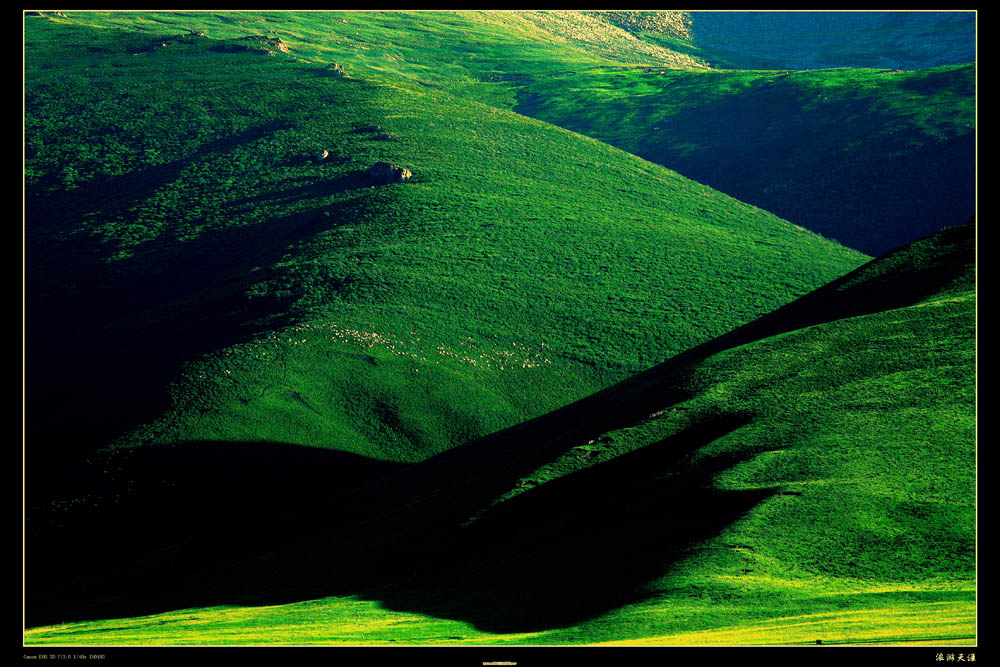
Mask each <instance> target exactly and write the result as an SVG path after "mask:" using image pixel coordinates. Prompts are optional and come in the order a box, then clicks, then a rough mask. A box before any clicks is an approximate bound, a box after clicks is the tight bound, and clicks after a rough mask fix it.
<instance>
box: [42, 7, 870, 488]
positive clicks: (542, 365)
mask: <svg viewBox="0 0 1000 667" xmlns="http://www.w3.org/2000/svg"><path fill="white" fill-rule="evenodd" d="M28 27H29V28H30V29H29V31H28V43H27V61H28V62H27V68H28V69H27V72H28V76H27V81H28V83H27V118H26V124H27V139H26V142H27V146H26V153H27V169H26V171H27V175H26V178H27V192H28V195H27V229H28V235H27V254H28V276H27V279H28V285H29V290H28V363H29V366H30V367H31V369H32V370H31V372H30V373H29V376H28V395H29V399H30V404H31V409H30V410H29V415H28V418H29V434H30V435H29V437H30V438H31V439H32V441H33V442H35V443H38V444H37V445H34V446H33V448H32V450H31V451H32V456H37V457H39V458H37V459H34V460H46V461H47V465H57V464H58V462H59V461H64V462H66V463H65V465H66V467H67V469H69V470H71V471H74V468H75V466H76V460H75V459H74V458H72V457H71V456H69V454H73V453H89V452H91V451H93V450H95V449H97V448H100V447H103V446H106V445H108V444H110V443H111V441H112V440H113V439H114V438H116V437H118V436H122V435H123V434H126V433H128V434H129V435H127V436H126V437H125V438H124V439H123V440H121V442H120V444H122V445H128V446H130V445H136V444H148V443H181V442H186V441H203V440H208V441H255V442H286V443H297V444H307V445H311V446H319V447H328V448H334V449H339V450H342V451H347V452H353V453H355V454H362V455H364V456H368V457H373V458H376V459H382V460H395V461H413V460H419V459H420V458H423V457H425V456H428V455H430V454H433V453H436V452H439V451H441V450H443V449H445V448H447V447H452V446H455V445H457V444H460V443H462V442H465V441H467V440H469V439H472V438H474V437H478V436H481V435H484V434H486V433H489V432H491V431H494V430H497V429H499V428H501V427H503V426H505V425H509V424H512V423H516V422H517V421H519V420H521V419H524V418H526V417H529V416H533V415H536V414H540V413H542V412H544V411H545V410H549V409H553V408H555V407H558V405H560V404H561V403H562V402H564V401H567V400H571V399H572V398H574V397H579V396H582V395H585V394H586V393H588V392H590V391H593V390H596V389H598V388H599V387H601V386H604V385H606V384H608V383H610V382H613V381H616V380H619V379H622V378H624V377H626V376H627V375H628V374H630V373H633V372H636V371H638V370H640V369H642V368H643V367H646V366H648V365H649V364H651V363H654V362H655V361H656V360H657V359H660V358H664V357H667V356H670V355H671V354H674V353H676V352H679V351H680V350H683V349H685V348H687V347H690V346H691V345H693V344H696V343H698V342H701V341H704V340H707V339H709V338H711V337H713V336H715V335H718V334H719V333H722V332H724V331H726V330H728V329H729V328H731V327H732V326H735V325H737V324H740V323H742V322H746V321H748V320H750V319H753V318H754V317H756V316H758V315H759V314H761V313H763V312H766V311H768V310H770V309H772V308H774V307H775V306H777V305H780V304H781V303H784V302H786V301H788V300H790V299H792V298H794V297H795V296H798V295H800V294H802V293H804V292H806V291H808V290H809V289H812V288H813V287H815V286H816V285H819V284H822V283H823V282H826V281H827V280H829V279H831V278H833V277H835V276H837V275H840V274H842V273H843V272H844V271H846V270H848V269H850V268H852V267H854V266H857V265H858V264H859V263H860V262H861V261H863V260H864V256H863V255H860V254H859V253H856V252H854V251H851V250H848V249H845V248H843V247H841V246H839V245H837V244H834V243H831V242H829V241H826V240H824V239H822V238H820V237H818V236H816V235H814V234H811V233H808V232H806V231H804V230H802V229H799V228H796V227H795V226H794V225H791V224H790V223H788V222H786V221H783V220H780V219H779V218H777V217H775V216H773V215H771V214H769V213H766V212H764V211H761V210H759V209H756V208H754V207H752V206H748V205H745V204H743V203H740V202H738V201H735V200H733V199H731V198H729V197H727V196H725V195H722V194H721V193H718V192H716V191H713V190H711V189H710V188H707V187H705V186H702V185H699V184H697V183H695V182H692V181H690V180H687V179H685V178H683V177H680V176H679V175H677V174H676V173H674V172H671V171H669V170H666V169H664V168H662V167H659V166H657V165H653V164H650V163H648V162H645V161H643V160H641V159H639V158H636V157H634V156H631V155H628V154H625V153H623V152H621V151H619V150H617V149H613V148H611V147H609V146H606V145H604V144H601V143H599V142H597V141H595V140H592V139H587V138H584V137H581V136H579V135H576V134H573V133H571V132H568V131H565V130H562V129H559V128H556V127H553V126H551V125H547V124H545V123H542V122H540V121H536V120H532V119H528V118H525V117H523V116H519V115H517V114H514V113H511V112H507V111H502V110H497V109H494V108H491V107H488V106H485V105H482V104H478V103H475V102H469V101H465V100H462V99H458V98H456V97H453V96H450V95H448V94H447V93H444V92H441V91H437V90H432V89H426V88H424V87H420V86H417V87H412V86H409V85H406V84H403V83H398V84H393V85H389V84H387V83H373V82H370V81H366V80H363V79H359V78H354V77H330V76H326V70H325V69H323V68H317V66H316V64H315V63H312V62H304V61H299V60H296V59H295V58H294V57H293V56H289V55H287V54H284V53H282V52H280V51H278V52H276V53H274V54H272V55H266V54H265V53H253V52H247V51H246V50H245V49H242V51H241V50H235V49H236V47H235V46H234V44H236V45H237V46H241V45H242V42H238V43H237V42H234V41H231V40H219V39H214V38H211V37H207V36H203V35H196V34H194V35H181V36H176V35H175V36H173V37H169V38H168V37H160V38H157V39H156V40H150V39H149V37H148V36H147V35H144V34H135V33H132V32H128V31H123V30H120V29H117V28H115V29H107V28H106V29H95V28H88V27H81V26H79V25H70V24H65V23H60V22H56V21H49V22H35V23H29V24H28ZM162 44H167V46H165V47H164V46H162ZM81 49H83V51H82V52H83V53H85V54H86V57H79V58H72V59H70V58H68V56H69V54H73V53H81ZM321 149H326V150H327V151H328V157H327V158H325V159H324V160H322V161H316V160H315V156H316V155H317V153H318V151H320V150H321ZM378 161H390V162H398V163H400V164H402V165H405V166H406V167H407V168H409V169H411V170H412V172H413V174H414V176H413V178H412V179H411V180H409V181H407V182H405V183H396V184H391V185H385V186H378V187H376V186H375V185H374V184H373V183H372V182H370V181H369V180H368V178H367V176H366V175H365V170H366V169H367V168H368V167H369V166H371V165H373V164H374V163H376V162H378ZM650 331H654V332H656V333H655V334H654V336H653V338H655V340H652V339H651V337H650V335H649V334H648V332H650ZM51 452H60V454H65V455H66V456H60V457H57V458H56V459H55V462H53V460H52V459H51V458H49V459H46V458H45V457H46V456H47V455H48V454H49V453H51ZM49 472H51V471H49ZM74 474H75V471H74ZM48 478H49V479H52V480H56V481H53V482H45V481H39V482H38V483H37V484H38V486H35V487H33V488H35V489H48V490H49V491H52V492H56V491H58V492H59V493H61V494H64V495H65V494H67V493H69V492H68V491H66V490H64V489H62V490H60V489H59V486H60V485H62V484H63V483H65V480H62V479H60V478H59V477H57V476H54V475H50V476H49V477H48ZM46 484H51V485H52V486H51V487H46ZM42 497H45V494H44V493H43V494H42Z"/></svg>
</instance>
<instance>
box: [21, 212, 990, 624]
mask: <svg viewBox="0 0 1000 667" xmlns="http://www.w3.org/2000/svg"><path fill="white" fill-rule="evenodd" d="M974 259H975V247H974V225H973V224H972V223H968V224H966V225H963V226H961V227H958V228H955V229H952V230H947V231H946V232H944V233H941V234H939V235H936V236H933V237H930V238H928V239H925V240H923V241H920V242H917V243H914V244H911V245H910V246H907V247H905V248H902V249H900V250H899V251H897V252H895V253H890V254H889V255H887V256H885V257H883V258H880V259H879V260H876V261H874V262H872V263H870V264H867V265H865V266H864V267H862V268H860V269H859V270H857V271H855V272H852V273H851V274H849V275H847V276H845V277H844V278H842V279H839V280H837V281H834V282H832V283H830V284H829V285H827V286H824V287H823V288H820V289H819V290H816V291H815V292H813V293H811V294H809V295H808V296H806V297H804V298H802V299H799V300H797V301H795V302H793V303H791V304H789V305H788V306H786V307H784V308H781V309H778V310H777V311H775V312H774V313H772V314H769V315H767V316H765V317H763V318H761V319H759V320H757V321H755V322H753V323H751V324H749V325H747V326H745V327H741V328H738V329H736V330H734V331H733V332H731V333H730V334H728V335H726V336H724V337H721V338H719V339H715V340H713V341H710V342H708V343H706V344H704V345H702V346H699V347H696V348H693V349H692V350H690V351H688V352H686V353H684V354H681V355H678V356H676V357H674V358H673V359H671V360H669V361H667V362H665V363H664V364H661V365H659V366H656V367H654V368H652V369H650V370H649V371H646V372H644V373H641V374H639V375H637V376H635V377H633V378H630V379H628V380H626V381H624V382H622V383H619V384H617V385H615V386H612V387H609V388H607V389H605V390H603V391H601V392H599V393H597V394H594V395H592V396H590V397H587V398H586V399H583V400H581V401H579V402H576V403H574V404H571V405H569V406H566V407H565V408H562V409H560V410H558V411H555V412H553V413H550V414H547V415H545V416H543V417H540V418H537V419H534V420H531V421H528V422H525V423H523V424H520V425H517V426H515V427H512V428H509V429H506V430H504V431H501V432H499V433H497V434H494V435H491V436H489V437H486V438H484V439H482V440H479V441H476V442H473V443H470V444H469V445H466V446H465V447H460V448H456V449H453V450H450V451H448V452H445V453H442V454H439V455H437V456H435V457H432V458H430V459H428V460H426V461H423V462H421V463H417V464H413V465H409V466H405V467H402V468H399V469H394V470H381V471H378V473H377V474H375V475H374V476H373V477H372V478H371V481H370V482H369V483H368V484H367V485H365V486H363V487H361V488H357V489H355V490H353V491H345V492H344V493H339V494H338V493H336V492H335V491H334V492H332V493H331V495H330V496H328V497H327V498H326V499H325V501H324V502H323V503H322V506H323V507H324V508H326V511H325V512H324V515H323V521H322V526H323V529H322V530H320V531H316V530H314V528H315V527H316V523H315V522H316V520H317V518H318V517H317V516H316V515H308V516H306V515H299V516H296V515H295V514H294V513H293V512H292V511H291V510H292V506H293V503H292V502H291V500H286V501H285V505H286V507H282V508H281V509H276V506H272V507H271V508H270V509H271V510H276V511H275V513H274V514H271V513H268V512H262V513H261V514H254V515H253V516H252V517H250V516H246V515H244V516H242V517H240V519H241V520H236V521H233V522H232V523H230V522H218V523H213V524H212V525H213V526H214V530H212V531H209V532H207V533H206V534H205V535H204V536H203V537H201V538H198V539H195V540H193V541H191V542H190V543H188V544H177V545H175V546H173V547H171V548H170V549H166V550H160V551H157V552H152V553H150V554H147V555H146V556H145V557H144V558H142V559H140V560H139V561H138V562H132V563H131V564H127V563H125V564H123V565H122V566H111V565H107V564H106V567H108V568H109V569H113V572H114V575H113V576H112V575H111V574H110V573H108V572H105V573H101V575H100V576H99V579H100V580H101V581H102V582H104V585H105V588H103V590H104V591H105V597H104V598H103V599H101V600H95V599H93V598H92V597H91V596H88V595H87V594H86V593H85V591H87V590H90V588H88V586H89V585H90V584H91V582H89V581H88V580H87V579H84V580H82V581H77V582H75V583H74V585H75V586H76V587H77V590H78V591H79V592H80V593H81V595H78V597H77V604H79V605H81V606H79V607H76V612H75V614H74V613H73V612H71V611H70V610H71V609H72V608H73V607H72V606H64V607H63V613H65V614H67V615H68V616H70V617H71V616H73V615H76V616H78V617H81V616H82V617H90V618H108V617H110V616H114V615H131V616H139V615H143V614H150V613H154V612H158V611H164V610H175V609H185V610H186V611H183V612H175V611H170V612H169V613H163V614H157V615H154V616H149V617H146V616H143V617H142V618H138V619H136V620H135V621H134V622H130V621H114V622H110V621H96V622H93V623H70V624H66V625H63V626H61V627H57V628H39V629H37V630H33V631H31V632H30V633H29V637H30V638H31V639H32V640H34V641H60V642H66V641H68V642H77V641H80V642H87V641H88V640H89V639H91V638H92V637H94V636H95V635H94V634H92V633H95V632H97V633H100V636H101V637H103V638H105V639H111V640H112V641H118V640H121V641H154V642H155V641H165V642H167V643H170V642H172V641H178V640H182V641H185V642H195V643H201V642H208V643H219V642H221V643H226V642H230V641H236V642H240V643H243V642H251V643H252V642H256V641H261V640H264V641H266V638H265V636H266V635H267V633H274V632H279V633H280V634H281V636H284V637H293V638H295V639H296V640H298V641H304V642H309V641H323V642H330V641H332V642H347V643H386V642H392V641H402V642H413V643H462V642H471V643H506V642H514V643H532V644H538V643H599V642H612V643H645V642H655V643H687V642H691V641H697V642H698V643H758V644H767V643H816V642H817V640H820V641H821V642H822V643H826V644H830V643H839V642H850V643H857V642H861V643H866V642H875V643H879V642H881V643H901V642H908V641H934V642H935V643H944V644H947V643H959V644H968V643H971V642H973V641H974V639H975V632H976V631H975V621H974V618H975V612H974V610H975V591H974V587H975V541H974V538H975V478H974V469H975V393H974V389H973V387H974V380H975V342H974V341H975V339H974V336H975V267H974ZM173 455H174V453H172V452H164V451H161V452H160V453H159V454H158V455H154V454H153V453H152V452H150V451H148V450H147V451H146V456H148V458H146V459H144V460H143V459H139V458H137V459H133V460H132V464H133V465H134V466H135V467H134V468H133V470H134V471H142V470H145V474H146V476H147V477H146V480H145V481H146V482H147V483H148V482H152V481H153V480H156V479H158V478H159V477H160V476H161V475H163V474H164V473H163V470H162V468H161V464H162V463H163V462H165V461H169V460H170V458H171V457H172V456H173ZM136 456H139V454H136ZM318 463H319V462H318V461H313V462H311V463H310V467H312V466H315V465H316V464H318ZM329 463H330V464H335V463H336V462H335V461H334V460H330V461H329ZM180 470H181V471H190V468H189V467H182V468H180ZM303 472H305V473H306V475H307V476H309V475H311V474H314V473H310V472H308V470H307V469H303ZM191 475H192V473H191V472H181V474H179V475H178V477H177V479H178V480H181V479H183V478H185V477H188V478H190V476H191ZM192 488H199V487H198V486H197V485H195V486H193V487H192ZM312 492H313V493H317V489H315V488H313V489H312ZM181 496H183V493H178V497H181ZM140 498H142V496H138V495H137V496H136V500H138V499H140ZM170 500H171V499H169V498H168V499H167V500H166V502H167V503H168V504H169V502H170ZM146 502H147V503H149V504H148V505H143V504H139V503H133V504H132V505H131V511H133V512H135V513H137V514H139V515H142V516H155V514H147V513H148V512H149V511H150V510H155V509H156V506H157V503H162V502H165V500H164V498H162V497H160V498H158V499H157V500H154V496H152V495H150V496H148V497H147V498H146ZM279 505H280V503H279ZM211 508H212V504H210V503H206V504H205V505H204V507H203V509H204V511H206V512H210V511H211ZM192 516H197V515H192ZM199 518H202V519H204V518H205V515H204V514H203V515H201V516H200V517H199ZM232 518H233V519H235V518H237V517H232ZM243 522H247V523H246V526H247V527H248V526H250V525H253V526H254V530H253V531H252V532H247V527H244V526H243ZM250 522H252V523H250ZM146 568H155V569H156V570H157V572H158V573H159V575H160V576H159V577H158V578H157V581H156V582H151V581H148V578H147V577H145V574H144V570H145V569H146ZM178 577H183V581H184V582H185V585H184V586H178V585H176V582H178V581H179V579H178ZM251 581H252V582H255V583H254V585H253V586H252V587H248V586H247V585H246V582H251ZM71 590H72V588H68V589H67V588H63V589H62V594H63V595H67V596H68V597H70V598H72V597H73V596H72V594H71V593H70V592H69V591H71ZM484 599H488V600H489V601H490V604H488V605H483V604H482V600H484ZM306 600H308V601H309V602H306ZM366 601H372V602H373V603H377V605H375V606H373V605H372V604H371V603H368V602H366ZM116 612H117V614H116ZM124 612H128V613H127V614H125V613H124ZM351 619H353V620H351ZM234 622H236V623H239V625H238V626H237V627H239V628H246V629H245V630H239V629H237V628H235V627H234V626H233V625H232V624H233V623H234ZM151 627H152V628H155V631H152V632H154V633H155V634H151V631H150V630H149V629H148V628H151Z"/></svg>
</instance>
